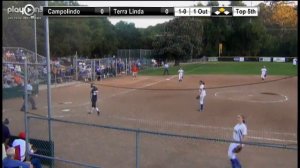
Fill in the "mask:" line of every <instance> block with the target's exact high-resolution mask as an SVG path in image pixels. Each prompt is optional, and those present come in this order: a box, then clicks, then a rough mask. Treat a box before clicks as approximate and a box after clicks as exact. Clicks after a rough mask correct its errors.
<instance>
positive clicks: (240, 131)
mask: <svg viewBox="0 0 300 168" xmlns="http://www.w3.org/2000/svg"><path fill="white" fill-rule="evenodd" d="M245 135H247V126H246V124H244V123H241V124H236V125H235V126H234V128H233V140H235V141H242V139H243V137H244V136H245Z"/></svg>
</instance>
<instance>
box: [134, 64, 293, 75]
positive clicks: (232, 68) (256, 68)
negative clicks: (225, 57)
mask: <svg viewBox="0 0 300 168" xmlns="http://www.w3.org/2000/svg"><path fill="white" fill-rule="evenodd" d="M264 65H265V66H266V68H267V70H268V75H284V76H297V75H298V74H297V66H294V65H292V63H275V62H206V63H198V64H181V65H180V66H181V67H182V68H183V70H184V74H185V75H197V74H236V75H245V74H246V75H258V74H260V70H261V68H262V67H263V66H264ZM178 69H179V67H173V66H172V67H170V69H169V73H170V75H176V74H178V72H177V71H178ZM139 74H140V75H162V74H163V68H158V69H149V70H144V71H141V72H140V73H139Z"/></svg>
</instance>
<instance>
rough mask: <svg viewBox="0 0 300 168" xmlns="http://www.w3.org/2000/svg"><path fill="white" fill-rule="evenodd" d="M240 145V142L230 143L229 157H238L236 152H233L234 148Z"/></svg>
mask: <svg viewBox="0 0 300 168" xmlns="http://www.w3.org/2000/svg"><path fill="white" fill-rule="evenodd" d="M239 145H240V144H238V143H231V144H230V145H229V148H228V157H229V159H235V158H236V154H235V153H234V152H233V149H234V148H236V147H237V146H239Z"/></svg>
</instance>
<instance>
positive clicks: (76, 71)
mask: <svg viewBox="0 0 300 168" xmlns="http://www.w3.org/2000/svg"><path fill="white" fill-rule="evenodd" d="M77 64H78V62H77V51H76V54H75V79H76V80H78V67H77Z"/></svg>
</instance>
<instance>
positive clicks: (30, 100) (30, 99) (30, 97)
mask: <svg viewBox="0 0 300 168" xmlns="http://www.w3.org/2000/svg"><path fill="white" fill-rule="evenodd" d="M23 99H24V103H23V106H22V108H21V110H25V96H23ZM28 100H29V102H30V104H31V108H32V109H35V108H36V106H35V101H34V99H33V97H32V95H31V94H29V95H28Z"/></svg>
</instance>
